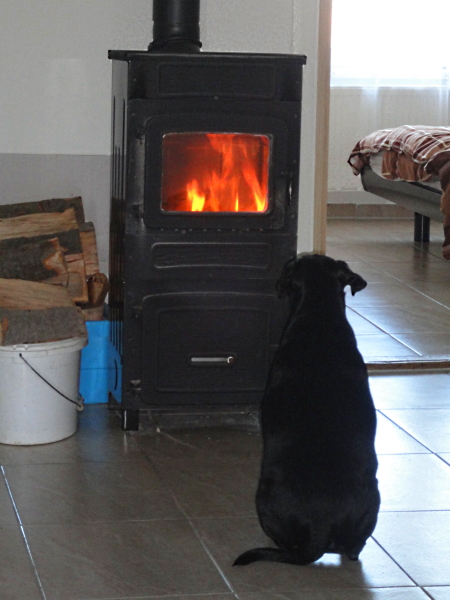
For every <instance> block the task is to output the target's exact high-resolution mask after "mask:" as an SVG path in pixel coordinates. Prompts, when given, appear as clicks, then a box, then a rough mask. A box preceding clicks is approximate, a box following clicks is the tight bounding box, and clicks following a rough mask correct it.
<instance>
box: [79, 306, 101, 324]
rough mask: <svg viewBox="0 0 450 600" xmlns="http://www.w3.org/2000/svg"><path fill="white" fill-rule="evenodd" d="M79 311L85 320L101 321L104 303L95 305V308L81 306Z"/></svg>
mask: <svg viewBox="0 0 450 600" xmlns="http://www.w3.org/2000/svg"><path fill="white" fill-rule="evenodd" d="M81 311H82V313H83V317H84V320H85V321H103V319H104V316H105V315H104V311H105V307H104V304H102V305H101V306H96V307H95V308H84V307H83V306H82V307H81Z"/></svg>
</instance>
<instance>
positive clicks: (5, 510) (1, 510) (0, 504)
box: [0, 472, 17, 526]
mask: <svg viewBox="0 0 450 600" xmlns="http://www.w3.org/2000/svg"><path fill="white" fill-rule="evenodd" d="M1 525H17V518H16V513H15V512H14V507H13V504H12V501H11V497H10V495H9V492H8V489H7V487H6V483H5V480H4V478H3V475H2V473H1V472H0V526H1Z"/></svg>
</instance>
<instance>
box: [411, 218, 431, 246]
mask: <svg viewBox="0 0 450 600" xmlns="http://www.w3.org/2000/svg"><path fill="white" fill-rule="evenodd" d="M414 241H415V242H429V241H430V217H426V216H425V215H421V214H420V213H417V212H416V213H414Z"/></svg>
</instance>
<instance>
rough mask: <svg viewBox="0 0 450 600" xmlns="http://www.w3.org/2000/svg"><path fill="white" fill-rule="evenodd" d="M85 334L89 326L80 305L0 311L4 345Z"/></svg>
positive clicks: (51, 340)
mask: <svg viewBox="0 0 450 600" xmlns="http://www.w3.org/2000/svg"><path fill="white" fill-rule="evenodd" d="M44 285H45V284H44ZM47 287H51V286H47ZM86 335H87V332H86V323H85V320H84V317H83V314H82V312H81V309H80V308H78V307H77V306H61V307H56V308H45V309H41V310H20V309H6V308H0V345H2V346H13V345H15V344H39V343H46V342H55V341H58V340H64V339H70V338H74V337H85V336H86Z"/></svg>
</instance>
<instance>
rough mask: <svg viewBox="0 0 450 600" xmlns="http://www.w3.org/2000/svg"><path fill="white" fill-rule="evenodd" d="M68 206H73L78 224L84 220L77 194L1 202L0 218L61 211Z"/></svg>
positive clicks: (80, 200) (80, 201)
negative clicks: (46, 198) (67, 196)
mask: <svg viewBox="0 0 450 600" xmlns="http://www.w3.org/2000/svg"><path fill="white" fill-rule="evenodd" d="M68 208H73V210H74V212H75V217H76V219H77V223H78V225H82V224H83V223H84V222H85V219H84V209H83V201H82V199H81V198H80V197H79V196H77V197H75V198H52V199H51V200H38V201H37V202H18V203H15V204H3V205H2V206H0V219H10V218H11V217H21V216H23V215H31V214H36V213H57V212H59V213H61V212H64V211H65V210H67V209H68Z"/></svg>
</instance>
